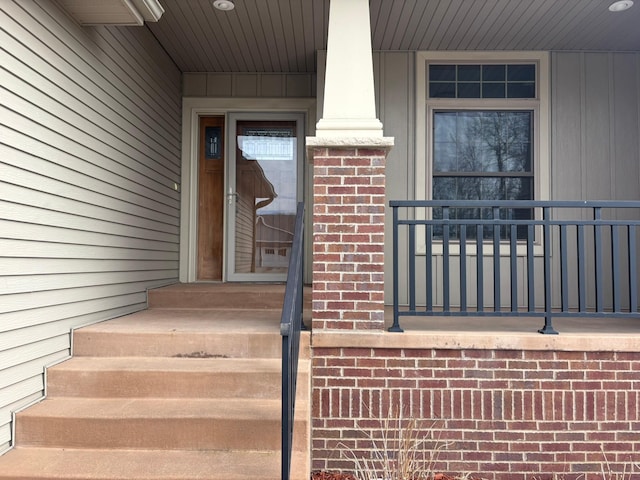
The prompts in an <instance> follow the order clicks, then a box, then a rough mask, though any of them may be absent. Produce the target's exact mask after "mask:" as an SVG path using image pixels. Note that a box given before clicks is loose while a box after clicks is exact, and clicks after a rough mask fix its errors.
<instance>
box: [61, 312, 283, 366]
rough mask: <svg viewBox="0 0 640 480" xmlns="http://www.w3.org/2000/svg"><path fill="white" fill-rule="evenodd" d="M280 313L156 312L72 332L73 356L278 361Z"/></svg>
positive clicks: (280, 341)
mask: <svg viewBox="0 0 640 480" xmlns="http://www.w3.org/2000/svg"><path fill="white" fill-rule="evenodd" d="M279 325H280V312H278V311H273V310H266V311H263V312H256V311H253V310H235V311H221V310H205V309H187V310H185V309H158V310H144V311H142V312H138V313H135V314H132V315H127V316H124V317H120V318H116V319H113V320H109V321H107V322H102V323H97V324H95V325H90V326H88V327H84V328H81V329H79V330H76V331H75V332H74V337H73V354H74V355H75V356H92V357H101V356H105V357H110V356H125V357H132V356H152V357H158V356H163V357H192V358H198V357H208V358H212V357H232V358H239V357H253V358H281V351H282V338H281V336H280V329H279Z"/></svg>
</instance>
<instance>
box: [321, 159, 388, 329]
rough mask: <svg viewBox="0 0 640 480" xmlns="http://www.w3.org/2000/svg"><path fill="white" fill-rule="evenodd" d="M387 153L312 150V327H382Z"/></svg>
mask: <svg viewBox="0 0 640 480" xmlns="http://www.w3.org/2000/svg"><path fill="white" fill-rule="evenodd" d="M386 154H387V150H385V149H372V148H315V149H314V151H313V163H314V165H313V167H314V168H313V172H314V182H313V198H314V203H313V300H312V302H313V328H316V329H347V330H354V329H364V330H375V329H382V328H383V326H384V272H383V270H384V207H385V175H384V170H385V161H386Z"/></svg>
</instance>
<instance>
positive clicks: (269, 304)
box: [148, 283, 285, 311]
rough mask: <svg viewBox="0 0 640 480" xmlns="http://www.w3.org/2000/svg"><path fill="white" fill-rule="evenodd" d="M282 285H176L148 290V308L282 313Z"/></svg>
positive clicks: (283, 287)
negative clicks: (245, 310) (273, 311)
mask: <svg viewBox="0 0 640 480" xmlns="http://www.w3.org/2000/svg"><path fill="white" fill-rule="evenodd" d="M284 289H285V285H284V284H261V285H259V286H256V284H246V283H220V284H214V285H212V284H208V283H187V284H184V283H179V284H175V285H169V286H167V287H162V288H156V289H153V290H149V296H148V305H149V308H154V309H155V308H209V309H211V308H213V309H227V310H228V309H237V308H241V309H252V310H278V311H281V310H282V303H283V299H284Z"/></svg>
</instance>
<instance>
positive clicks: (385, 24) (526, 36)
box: [147, 0, 640, 73]
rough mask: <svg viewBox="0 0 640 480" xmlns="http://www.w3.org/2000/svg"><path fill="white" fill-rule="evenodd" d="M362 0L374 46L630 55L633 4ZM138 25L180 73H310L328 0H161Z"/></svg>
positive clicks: (637, 32) (637, 36) (637, 14)
mask: <svg viewBox="0 0 640 480" xmlns="http://www.w3.org/2000/svg"><path fill="white" fill-rule="evenodd" d="M610 3H611V2H610V1H609V0H371V2H370V4H371V28H372V43H373V49H374V50H399V51H406V50H408V51H414V50H589V51H593V50H602V51H609V50H614V51H640V1H638V2H636V5H634V6H633V7H632V8H631V9H630V10H628V11H626V12H622V13H612V12H609V10H608V6H609V4H610ZM161 4H162V6H163V7H164V9H165V13H164V15H163V16H162V18H161V19H160V20H159V21H158V22H157V23H148V24H147V26H148V28H149V29H151V31H152V32H153V34H154V35H155V36H156V37H157V39H158V40H159V41H160V43H161V44H162V46H163V47H164V48H165V50H166V51H167V52H168V53H169V55H170V56H171V57H172V58H173V60H174V61H175V63H176V64H177V65H178V67H179V68H180V69H181V70H182V71H183V72H290V73H296V72H301V73H302V72H314V71H315V52H316V51H317V50H324V49H326V44H327V23H328V13H329V0H235V5H236V7H235V9H234V10H232V11H229V12H221V11H218V10H216V9H214V8H213V6H212V5H211V1H210V0H161Z"/></svg>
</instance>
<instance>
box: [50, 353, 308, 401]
mask: <svg viewBox="0 0 640 480" xmlns="http://www.w3.org/2000/svg"><path fill="white" fill-rule="evenodd" d="M47 372H48V375H47V395H48V396H49V397H50V398H53V397H60V396H62V397H93V398H108V397H112V398H113V397H137V398H207V399H211V398H265V399H273V400H277V399H279V398H280V388H281V373H280V372H281V360H280V359H276V358H256V359H245V358H171V357H74V358H72V359H70V360H68V361H66V362H63V363H60V364H58V365H56V366H54V367H51V368H49V369H48V371H47ZM308 377H309V362H300V365H299V380H298V381H299V382H307V383H308V381H309V380H308Z"/></svg>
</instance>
